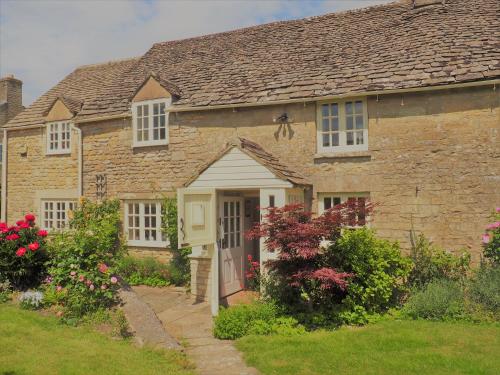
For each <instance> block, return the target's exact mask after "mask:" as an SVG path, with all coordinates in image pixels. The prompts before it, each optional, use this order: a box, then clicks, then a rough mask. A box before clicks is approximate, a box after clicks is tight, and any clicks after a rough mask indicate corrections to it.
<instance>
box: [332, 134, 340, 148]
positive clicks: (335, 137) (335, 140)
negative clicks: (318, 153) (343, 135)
mask: <svg viewBox="0 0 500 375" xmlns="http://www.w3.org/2000/svg"><path fill="white" fill-rule="evenodd" d="M338 145H339V133H333V134H332V146H338Z"/></svg>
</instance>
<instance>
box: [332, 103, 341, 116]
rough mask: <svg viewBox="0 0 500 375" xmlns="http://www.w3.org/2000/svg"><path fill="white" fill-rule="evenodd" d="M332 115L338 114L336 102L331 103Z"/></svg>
mask: <svg viewBox="0 0 500 375" xmlns="http://www.w3.org/2000/svg"><path fill="white" fill-rule="evenodd" d="M331 111H332V116H338V115H339V105H338V104H337V103H333V104H332V108H331Z"/></svg>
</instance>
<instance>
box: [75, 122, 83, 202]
mask: <svg viewBox="0 0 500 375" xmlns="http://www.w3.org/2000/svg"><path fill="white" fill-rule="evenodd" d="M73 128H74V129H75V130H76V132H77V133H78V197H79V198H80V197H82V196H83V136H82V129H81V128H80V127H78V125H76V124H73Z"/></svg>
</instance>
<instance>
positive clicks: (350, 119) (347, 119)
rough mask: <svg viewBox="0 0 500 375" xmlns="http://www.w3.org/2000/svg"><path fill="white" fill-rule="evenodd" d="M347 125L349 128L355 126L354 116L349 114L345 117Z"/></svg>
mask: <svg viewBox="0 0 500 375" xmlns="http://www.w3.org/2000/svg"><path fill="white" fill-rule="evenodd" d="M345 127H346V129H347V130H352V128H353V119H352V116H347V117H346V119H345Z"/></svg>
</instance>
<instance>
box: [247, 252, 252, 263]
mask: <svg viewBox="0 0 500 375" xmlns="http://www.w3.org/2000/svg"><path fill="white" fill-rule="evenodd" d="M248 261H249V262H251V261H252V255H251V254H248Z"/></svg>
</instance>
